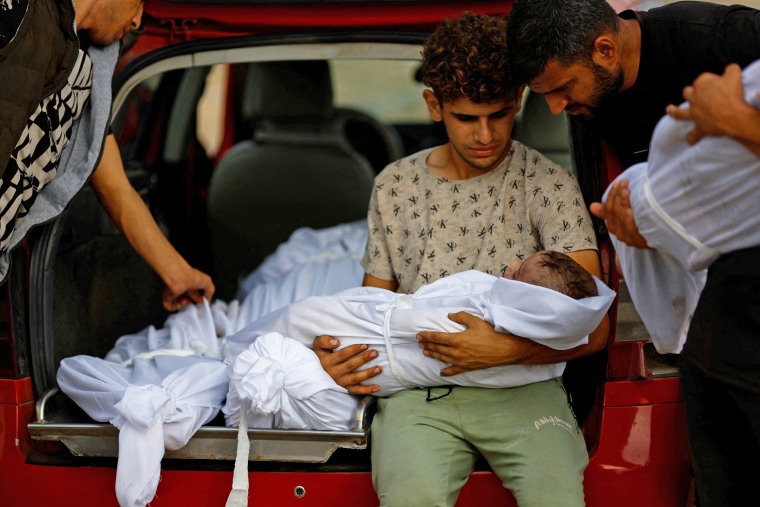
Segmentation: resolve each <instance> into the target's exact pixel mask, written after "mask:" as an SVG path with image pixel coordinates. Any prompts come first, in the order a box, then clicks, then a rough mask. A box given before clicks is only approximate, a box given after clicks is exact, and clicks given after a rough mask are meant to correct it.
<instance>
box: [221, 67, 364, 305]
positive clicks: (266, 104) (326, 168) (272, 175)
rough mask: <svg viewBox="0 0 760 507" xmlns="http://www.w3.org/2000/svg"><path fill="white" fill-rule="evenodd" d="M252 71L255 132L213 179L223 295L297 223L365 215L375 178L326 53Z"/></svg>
mask: <svg viewBox="0 0 760 507" xmlns="http://www.w3.org/2000/svg"><path fill="white" fill-rule="evenodd" d="M249 72H252V73H253V74H252V76H251V80H250V81H249V82H250V83H252V87H253V89H252V90H250V91H251V93H250V100H251V103H250V107H252V114H253V117H254V119H255V121H256V129H255V132H254V135H253V139H251V140H246V141H243V142H241V143H238V144H237V145H235V146H233V147H232V148H231V149H230V150H229V152H228V153H227V154H226V155H225V156H224V158H223V159H222V160H221V161H220V162H219V164H218V166H217V167H216V169H215V171H214V173H213V175H212V177H211V182H210V185H209V196H208V211H209V225H210V228H211V231H210V233H211V241H212V255H213V261H212V265H213V271H214V273H213V274H214V281H215V283H216V284H217V289H218V292H217V293H218V295H219V297H221V298H229V297H231V296H232V295H233V294H234V292H235V288H236V285H237V282H238V280H239V278H240V277H241V276H242V275H245V274H247V273H248V272H250V271H251V270H253V268H255V267H256V266H258V264H260V263H261V261H262V260H264V258H265V257H266V256H267V255H269V254H270V253H272V252H273V251H274V250H275V249H276V247H277V245H279V244H280V243H281V242H283V241H285V240H287V239H288V237H289V236H290V234H291V233H292V232H293V231H294V230H295V229H297V228H299V227H304V226H308V227H312V228H315V229H318V228H323V227H329V226H333V225H336V224H339V223H343V222H350V221H354V220H358V219H361V218H364V217H366V215H367V206H368V204H369V196H370V192H371V189H372V184H373V178H374V171H373V170H372V167H371V165H370V163H369V162H368V160H367V159H366V158H364V157H363V156H361V155H359V154H358V153H357V152H356V151H355V150H353V149H352V148H351V146H350V145H349V143H348V142H347V141H346V139H345V137H344V135H343V130H342V128H341V125H342V124H341V122H340V121H339V119H338V117H337V116H336V114H335V109H334V106H333V92H332V84H331V81H330V73H329V68H328V65H327V62H324V61H291V62H257V63H254V64H251V67H250V69H249Z"/></svg>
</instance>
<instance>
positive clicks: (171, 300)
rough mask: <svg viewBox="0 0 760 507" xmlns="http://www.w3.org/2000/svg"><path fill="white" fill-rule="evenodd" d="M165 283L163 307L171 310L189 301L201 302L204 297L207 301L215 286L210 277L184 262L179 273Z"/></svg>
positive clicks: (212, 294)
mask: <svg viewBox="0 0 760 507" xmlns="http://www.w3.org/2000/svg"><path fill="white" fill-rule="evenodd" d="M174 276H175V278H174V279H173V280H172V281H171V282H170V283H167V285H166V288H165V289H164V295H163V303H164V308H166V309H167V310H169V311H170V312H173V311H174V310H178V309H179V308H181V307H183V306H185V305H188V304H190V303H201V302H203V298H204V297H205V298H206V299H208V300H209V301H210V300H211V298H212V297H213V296H214V292H215V291H216V287H214V282H212V281H211V277H210V276H208V275H207V274H206V273H203V272H202V271H198V270H197V269H195V268H192V267H190V266H188V265H186V264H185V267H184V269H183V270H182V272H180V273H176V274H175V275H174Z"/></svg>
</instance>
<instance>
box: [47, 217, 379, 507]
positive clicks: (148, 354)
mask: <svg viewBox="0 0 760 507" xmlns="http://www.w3.org/2000/svg"><path fill="white" fill-rule="evenodd" d="M366 227H367V226H366V221H359V222H355V223H351V224H343V225H339V226H336V227H331V228H329V229H324V230H313V229H308V228H303V229H299V230H297V231H296V232H295V233H294V234H293V235H291V238H290V239H289V241H288V242H287V243H285V244H283V245H281V246H280V248H278V251H277V252H276V254H273V255H272V256H270V257H269V258H267V260H266V261H265V262H264V263H263V264H262V266H261V267H260V268H259V269H258V270H256V271H255V272H254V273H253V274H252V275H251V276H250V277H249V279H248V280H247V281H246V286H245V288H246V291H247V295H245V297H244V299H243V300H242V301H237V300H234V301H232V302H230V303H225V302H223V301H220V300H216V301H215V302H214V303H213V304H209V302H208V301H204V302H203V303H199V304H196V305H188V306H186V307H184V308H182V309H181V310H180V311H179V312H177V313H175V314H172V315H170V316H169V317H168V318H167V320H166V322H165V323H164V327H162V328H161V329H156V328H155V327H153V326H149V327H147V328H145V329H143V330H142V331H140V332H139V333H134V334H129V335H124V336H121V337H120V338H119V339H118V340H117V341H116V343H115V345H114V347H113V348H112V349H111V350H110V351H109V352H108V353H107V354H106V357H105V359H100V358H96V357H91V356H75V357H70V358H66V359H64V360H63V361H61V365H60V367H59V369H58V375H57V380H58V385H59V386H60V388H61V390H62V391H63V392H64V393H65V394H67V395H68V396H69V397H70V398H71V399H72V400H73V401H74V402H76V403H77V405H79V406H80V407H81V408H82V409H83V410H84V411H85V412H86V413H87V414H88V415H89V416H90V417H91V418H92V419H94V420H96V421H101V422H110V423H112V424H113V425H114V426H116V427H117V428H119V459H118V464H117V472H116V494H117V498H118V500H119V503H120V504H121V505H122V506H138V505H146V504H147V503H148V502H150V501H151V500H152V498H153V496H154V495H155V492H156V487H157V485H158V480H159V474H160V462H161V459H162V457H163V455H164V450H165V449H170V450H173V449H178V448H181V447H183V446H184V445H185V444H186V443H187V442H188V441H189V439H190V438H191V437H192V435H193V434H194V433H195V432H196V431H197V429H198V428H199V427H200V426H201V425H203V424H205V423H207V422H208V421H210V420H212V419H213V418H214V417H215V416H216V414H218V411H219V409H220V407H221V405H222V403H223V401H224V398H225V396H226V395H227V391H228V389H229V372H228V367H227V366H226V365H225V364H224V363H222V361H221V354H220V343H221V342H222V341H223V340H224V338H225V337H226V336H229V335H231V334H232V333H234V332H236V331H239V330H240V329H241V328H243V327H244V326H245V325H246V324H248V323H250V322H251V321H253V320H255V319H256V318H258V317H259V316H261V315H264V314H266V313H268V312H270V311H271V310H273V309H275V308H279V307H281V306H283V305H287V304H288V303H291V302H293V301H295V300H296V299H297V298H300V297H304V296H307V295H313V294H329V293H332V292H335V291H338V290H341V289H344V288H346V287H354V286H358V285H359V284H360V283H361V277H362V270H361V267H360V266H359V257H360V255H361V253H362V252H363V251H364V245H365V243H366ZM262 346H263V342H262ZM282 351H283V352H284V349H283V350H282ZM308 352H309V354H310V355H311V356H312V357H310V359H316V358H315V357H313V356H314V354H313V352H311V351H308ZM267 353H268V354H271V355H272V356H275V357H276V355H277V354H276V351H275V350H269V351H268V352H267ZM317 364H318V362H317ZM318 374H321V375H322V376H327V374H326V373H325V372H324V370H322V369H321V368H320V369H319V372H318ZM315 378H317V377H315ZM327 378H328V379H329V377H327ZM297 379H298V377H297V373H296V374H291V373H289V374H288V382H289V383H293V382H296V381H297ZM301 381H302V382H306V380H305V379H301ZM330 382H331V383H332V380H331V379H330ZM308 383H313V382H312V379H309V381H308ZM314 385H316V384H314ZM330 387H331V388H332V387H333V386H330ZM335 387H336V388H337V386H335ZM337 389H340V388H337ZM343 392H345V391H343ZM313 402H314V403H319V396H316V397H314V400H313ZM351 403H353V400H352V399H350V398H349V399H348V400H345V401H343V402H342V405H340V407H341V409H343V410H345V411H346V412H350V410H351V409H350V408H348V405H349V404H351ZM312 410H313V411H314V413H317V414H319V413H320V412H319V410H320V409H319V407H313V408H312ZM354 410H355V404H354ZM280 412H282V413H283V414H288V410H287V406H286V407H285V408H284V409H283V410H281V411H280ZM353 415H354V414H353V412H352V413H351V418H352V419H353ZM293 417H294V418H295V420H296V422H293V423H292V424H294V425H299V424H313V421H311V422H298V419H297V417H298V416H297V415H294V416H293ZM304 417H307V416H304ZM253 421H254V423H256V420H255V419H254V420H253ZM256 424H257V423H256ZM282 424H284V425H287V424H291V423H288V419H287V417H286V418H285V420H284V421H283V422H282Z"/></svg>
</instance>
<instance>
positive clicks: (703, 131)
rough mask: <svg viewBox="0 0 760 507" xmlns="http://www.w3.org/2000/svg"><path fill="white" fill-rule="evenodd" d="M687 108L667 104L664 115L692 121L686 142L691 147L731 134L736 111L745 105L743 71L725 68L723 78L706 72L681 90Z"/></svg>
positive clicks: (737, 113)
mask: <svg viewBox="0 0 760 507" xmlns="http://www.w3.org/2000/svg"><path fill="white" fill-rule="evenodd" d="M683 98H684V99H685V100H686V101H687V102H688V103H689V107H677V106H674V105H672V104H671V105H669V106H668V107H667V109H666V112H667V113H668V114H669V115H670V116H672V117H673V118H675V119H676V120H690V121H693V122H694V129H693V130H692V131H691V132H689V134H688V136H687V137H686V140H687V142H688V143H689V144H694V143H696V142H697V141H699V140H700V139H702V138H703V137H704V136H724V135H732V134H731V132H732V127H733V126H734V124H735V123H736V118H737V116H738V115H739V111H741V110H742V109H744V108H745V107H747V106H748V105H747V104H746V102H744V86H743V85H742V71H741V68H740V67H739V66H738V65H736V64H731V65H729V66H727V67H726V71H725V72H724V73H723V75H722V76H718V75H717V74H712V73H710V72H706V73H704V74H701V75H700V76H699V77H698V78H697V79H696V81H694V84H693V85H691V86H687V87H686V88H684V90H683Z"/></svg>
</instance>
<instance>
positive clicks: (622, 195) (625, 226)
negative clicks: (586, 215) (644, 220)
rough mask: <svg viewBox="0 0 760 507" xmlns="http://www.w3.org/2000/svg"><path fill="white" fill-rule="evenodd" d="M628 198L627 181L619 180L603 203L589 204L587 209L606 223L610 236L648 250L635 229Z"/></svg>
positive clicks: (629, 194) (642, 237) (644, 241)
mask: <svg viewBox="0 0 760 507" xmlns="http://www.w3.org/2000/svg"><path fill="white" fill-rule="evenodd" d="M630 198H631V192H630V191H629V190H628V181H626V180H619V181H616V182H615V183H613V184H612V188H611V189H610V191H609V192H608V194H607V200H606V201H605V202H604V203H601V202H594V203H591V206H590V207H589V209H590V211H591V213H592V214H593V215H594V216H596V217H598V218H601V219H602V220H604V221H605V222H606V224H607V230H608V231H610V234H614V235H615V236H616V237H617V238H618V239H619V240H620V241H622V242H623V243H625V244H626V245H628V246H632V247H635V248H649V245H648V244H647V240H646V239H644V236H642V235H641V234H640V233H639V229H638V228H637V227H636V221H635V220H634V218H633V210H632V209H631V201H630Z"/></svg>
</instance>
